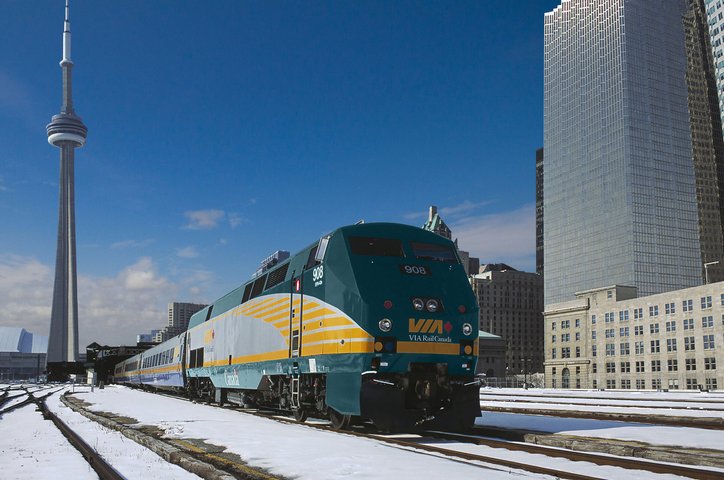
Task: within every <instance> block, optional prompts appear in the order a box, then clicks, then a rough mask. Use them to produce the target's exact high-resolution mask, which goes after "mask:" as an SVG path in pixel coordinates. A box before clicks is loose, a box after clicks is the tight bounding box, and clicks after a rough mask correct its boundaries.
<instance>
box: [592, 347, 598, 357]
mask: <svg viewBox="0 0 724 480" xmlns="http://www.w3.org/2000/svg"><path fill="white" fill-rule="evenodd" d="M597 350H598V349H597V348H596V345H593V346H591V356H592V357H595V356H596V351H597Z"/></svg>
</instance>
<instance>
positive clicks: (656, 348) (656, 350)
mask: <svg viewBox="0 0 724 480" xmlns="http://www.w3.org/2000/svg"><path fill="white" fill-rule="evenodd" d="M660 351H661V346H660V345H659V341H658V340H651V353H659V352H660ZM553 358H555V357H553Z"/></svg>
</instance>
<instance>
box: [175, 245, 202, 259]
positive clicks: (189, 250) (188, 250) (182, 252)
mask: <svg viewBox="0 0 724 480" xmlns="http://www.w3.org/2000/svg"><path fill="white" fill-rule="evenodd" d="M176 256H178V257H181V258H196V257H198V256H199V252H198V251H196V247H194V246H193V245H189V246H188V247H183V248H177V249H176Z"/></svg>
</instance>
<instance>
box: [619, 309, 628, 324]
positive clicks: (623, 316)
mask: <svg viewBox="0 0 724 480" xmlns="http://www.w3.org/2000/svg"><path fill="white" fill-rule="evenodd" d="M618 319H619V320H620V321H622V322H626V321H628V310H621V311H620V312H618Z"/></svg>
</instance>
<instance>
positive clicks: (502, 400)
mask: <svg viewBox="0 0 724 480" xmlns="http://www.w3.org/2000/svg"><path fill="white" fill-rule="evenodd" d="M485 397H488V395H486V396H485ZM565 400H575V399H565ZM480 401H481V402H490V401H492V402H500V403H538V404H544V405H567V406H570V405H574V406H579V407H580V406H584V407H586V406H588V407H616V408H651V409H666V410H677V411H682V412H685V411H687V410H697V411H706V412H724V403H719V402H717V403H716V405H720V407H716V406H714V407H708V406H707V407H701V406H698V407H679V406H672V405H641V406H637V405H631V404H630V403H623V402H627V400H621V403H601V404H594V403H583V402H570V401H569V402H566V401H555V400H528V399H522V398H506V397H497V398H492V399H491V398H484V396H482V395H481V396H480ZM651 402H655V400H651ZM660 403H669V402H667V401H663V400H662V401H661V402H660ZM676 403H685V402H676ZM691 403H703V402H691ZM706 403H712V404H713V403H714V402H706Z"/></svg>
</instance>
